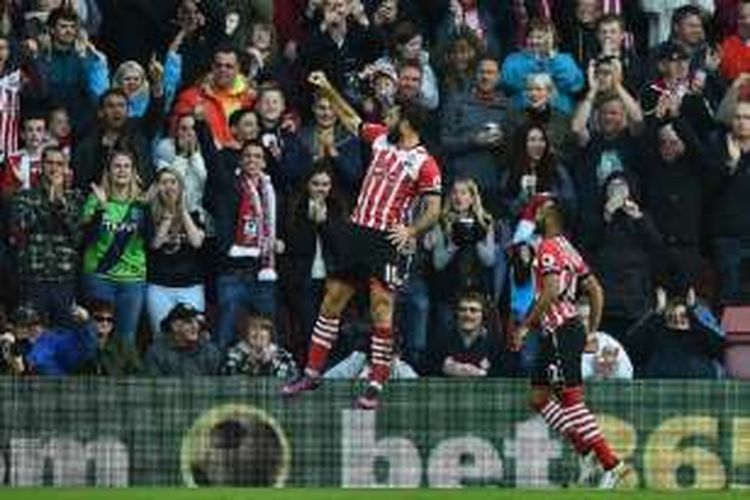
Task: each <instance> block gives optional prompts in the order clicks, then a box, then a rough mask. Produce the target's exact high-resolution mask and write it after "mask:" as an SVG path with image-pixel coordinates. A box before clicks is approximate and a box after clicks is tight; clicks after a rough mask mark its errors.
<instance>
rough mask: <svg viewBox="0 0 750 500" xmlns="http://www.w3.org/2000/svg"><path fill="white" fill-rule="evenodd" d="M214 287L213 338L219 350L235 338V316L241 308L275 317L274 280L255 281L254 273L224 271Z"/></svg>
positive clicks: (224, 348) (226, 346) (227, 345)
mask: <svg viewBox="0 0 750 500" xmlns="http://www.w3.org/2000/svg"><path fill="white" fill-rule="evenodd" d="M216 288H217V295H218V303H219V304H218V306H219V321H218V323H217V328H216V337H215V339H214V341H215V342H216V344H217V345H218V346H219V348H220V349H221V350H222V351H226V350H227V348H228V347H229V346H230V345H231V344H232V342H233V341H234V337H235V326H236V321H237V315H238V313H239V312H240V311H242V310H243V309H244V310H246V311H255V312H258V313H261V314H264V315H267V316H270V317H271V318H274V319H275V314H276V282H275V281H258V279H257V278H256V274H255V273H250V274H223V275H221V276H219V278H218V280H217V282H216Z"/></svg>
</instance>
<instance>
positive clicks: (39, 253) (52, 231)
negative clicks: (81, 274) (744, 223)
mask: <svg viewBox="0 0 750 500" xmlns="http://www.w3.org/2000/svg"><path fill="white" fill-rule="evenodd" d="M63 200H64V201H59V200H57V201H55V202H52V201H50V199H49V196H48V195H47V189H46V187H44V186H43V185H40V186H39V187H36V188H32V189H28V190H24V191H20V192H18V193H17V194H16V195H15V196H14V197H13V201H12V203H11V229H10V235H11V243H12V245H13V246H14V247H15V249H16V252H17V255H18V264H19V269H18V272H19V275H20V276H23V277H24V278H25V279H28V280H30V281H33V282H56V283H59V282H65V281H72V280H74V279H75V277H76V270H77V268H78V260H79V258H78V257H79V254H78V246H79V244H80V241H81V224H80V214H81V206H82V203H83V198H82V196H81V194H80V193H79V192H78V191H76V190H70V191H66V192H65V194H64V195H63Z"/></svg>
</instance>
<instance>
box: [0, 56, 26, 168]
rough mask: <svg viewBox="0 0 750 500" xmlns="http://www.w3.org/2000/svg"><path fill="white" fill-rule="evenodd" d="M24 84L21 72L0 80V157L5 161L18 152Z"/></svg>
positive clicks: (10, 74)
mask: <svg viewBox="0 0 750 500" xmlns="http://www.w3.org/2000/svg"><path fill="white" fill-rule="evenodd" d="M22 83H23V82H22V79H21V71H19V70H16V71H14V72H12V73H9V74H7V75H5V76H3V77H2V78H0V155H1V156H2V158H3V159H4V158H6V157H7V156H8V155H10V154H11V153H15V152H16V151H17V150H18V129H19V126H20V119H21V84H22Z"/></svg>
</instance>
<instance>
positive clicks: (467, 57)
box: [440, 30, 482, 102]
mask: <svg viewBox="0 0 750 500" xmlns="http://www.w3.org/2000/svg"><path fill="white" fill-rule="evenodd" d="M481 54H482V44H481V42H480V41H479V39H478V38H477V37H476V35H474V33H473V32H471V31H470V30H461V31H459V32H458V33H457V34H456V35H455V36H454V37H453V39H452V40H451V41H450V43H449V44H448V45H447V47H446V48H445V52H444V53H443V56H442V58H441V65H440V72H441V73H442V78H441V79H440V81H441V82H442V88H441V89H440V95H442V96H443V102H449V101H450V100H451V98H452V97H453V96H456V95H459V94H461V93H462V92H468V91H469V89H470V88H471V85H472V82H473V81H474V78H475V76H476V68H477V62H478V59H479V56H480V55H481Z"/></svg>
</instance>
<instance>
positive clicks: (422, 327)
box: [399, 274, 430, 371]
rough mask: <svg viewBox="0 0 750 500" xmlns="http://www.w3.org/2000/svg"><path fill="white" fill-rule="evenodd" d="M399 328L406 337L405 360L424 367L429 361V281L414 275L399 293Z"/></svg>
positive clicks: (417, 366)
mask: <svg viewBox="0 0 750 500" xmlns="http://www.w3.org/2000/svg"><path fill="white" fill-rule="evenodd" d="M399 307H400V309H399V311H400V315H399V329H400V331H401V332H402V336H403V339H404V355H403V357H404V360H405V361H406V362H407V363H409V364H411V365H412V366H414V367H416V368H417V369H418V370H419V371H421V370H423V369H424V364H425V363H426V362H427V354H428V352H427V330H428V326H429V321H430V296H429V290H428V287H427V282H426V281H425V280H424V279H423V278H422V277H421V276H418V275H416V274H414V275H412V277H411V279H410V280H409V283H408V286H407V288H406V289H405V290H404V291H403V292H402V293H401V294H399Z"/></svg>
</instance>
